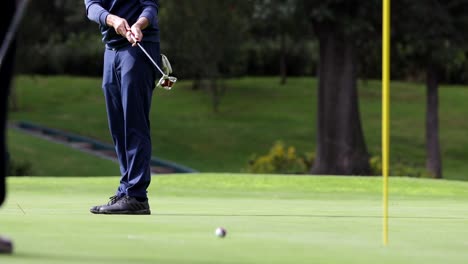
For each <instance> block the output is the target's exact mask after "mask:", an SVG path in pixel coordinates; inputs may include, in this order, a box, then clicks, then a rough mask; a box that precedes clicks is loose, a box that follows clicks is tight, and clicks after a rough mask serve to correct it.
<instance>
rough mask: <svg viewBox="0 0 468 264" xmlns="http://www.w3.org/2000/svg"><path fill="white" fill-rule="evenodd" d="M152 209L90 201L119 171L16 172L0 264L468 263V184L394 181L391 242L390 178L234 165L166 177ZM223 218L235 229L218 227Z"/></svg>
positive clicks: (0, 225)
mask: <svg viewBox="0 0 468 264" xmlns="http://www.w3.org/2000/svg"><path fill="white" fill-rule="evenodd" d="M153 180H154V181H153V184H152V185H151V187H150V190H149V193H150V203H151V207H152V211H153V214H152V215H151V216H99V215H92V214H90V213H89V212H88V209H89V207H91V206H92V205H94V204H96V203H98V202H104V201H105V198H106V197H108V196H110V195H111V194H112V192H113V190H114V187H115V185H116V183H117V181H118V178H114V177H106V178H9V181H8V183H9V184H8V185H9V196H8V200H7V203H6V205H5V206H4V207H3V208H2V209H1V210H0V213H1V217H0V233H2V234H7V235H9V236H11V237H13V238H14V241H15V244H16V252H15V254H14V255H12V256H0V263H9V264H29V263H35V264H36V263H48V264H50V263H61V264H69V263H88V264H94V263H116V264H118V263H166V264H172V263H217V264H222V263H237V264H239V263H340V264H341V263H356V264H357V263H359V264H365V263H369V264H371V263H372V264H373V263H411V264H419V263H421V264H436V263H437V264H438V263H445V264H455V263H460V264H465V263H467V262H468V250H466V249H467V246H468V243H467V240H466V238H467V237H468V210H467V208H468V183H464V182H456V181H434V180H415V179H407V178H396V179H392V180H391V182H390V190H391V201H390V215H391V218H390V245H389V246H388V247H383V246H382V235H381V230H382V219H381V211H382V208H381V195H380V190H381V180H380V179H377V178H357V177H301V176H262V175H256V176H253V175H235V174H234V175H232V174H189V175H177V176H175V175H172V176H169V175H167V176H165V175H162V176H157V177H154V178H153ZM218 226H224V227H225V228H226V229H227V230H228V235H227V237H226V238H225V239H219V238H217V237H215V236H214V230H215V228H216V227H218Z"/></svg>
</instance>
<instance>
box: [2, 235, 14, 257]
mask: <svg viewBox="0 0 468 264" xmlns="http://www.w3.org/2000/svg"><path fill="white" fill-rule="evenodd" d="M11 253H13V243H12V242H11V240H10V239H8V238H6V237H0V254H11Z"/></svg>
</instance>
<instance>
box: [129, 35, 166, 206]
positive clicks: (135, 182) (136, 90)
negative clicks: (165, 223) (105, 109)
mask: <svg viewBox="0 0 468 264" xmlns="http://www.w3.org/2000/svg"><path fill="white" fill-rule="evenodd" d="M143 45H144V46H145V48H146V49H147V51H148V52H149V53H150V54H151V55H152V56H153V57H154V58H159V57H160V56H159V43H143ZM122 62H123V63H122V94H123V102H124V103H123V105H124V112H125V131H126V139H127V145H126V147H127V148H126V150H127V160H128V178H129V186H128V188H127V194H128V195H129V196H132V197H138V198H146V197H147V191H146V190H147V188H148V186H149V184H150V181H151V172H150V161H151V136H150V120H149V114H150V107H151V98H152V93H153V89H154V86H155V79H156V70H155V68H154V66H153V65H152V64H151V62H150V61H149V60H148V58H147V57H146V56H145V55H144V54H143V53H142V52H141V50H140V49H139V48H137V47H131V48H128V49H127V52H126V53H125V54H124V56H122Z"/></svg>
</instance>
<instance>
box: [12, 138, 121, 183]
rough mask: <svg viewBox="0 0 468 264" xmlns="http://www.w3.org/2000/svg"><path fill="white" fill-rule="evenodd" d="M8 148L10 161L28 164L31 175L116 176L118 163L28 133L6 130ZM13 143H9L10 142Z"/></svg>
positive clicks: (23, 164) (21, 164) (118, 171)
mask: <svg viewBox="0 0 468 264" xmlns="http://www.w3.org/2000/svg"><path fill="white" fill-rule="evenodd" d="M8 142H10V144H9V151H10V154H11V156H12V157H13V162H14V163H15V164H17V165H20V166H23V167H24V166H28V167H29V168H30V170H31V172H32V173H33V174H34V175H39V176H40V175H48V174H50V175H61V176H76V175H102V176H111V175H119V174H120V170H119V164H118V163H117V162H113V161H111V160H107V159H102V158H97V157H96V156H93V155H90V154H88V153H84V152H81V151H79V150H76V149H73V148H71V147H69V146H65V145H63V144H59V143H54V142H51V141H49V140H45V139H42V138H37V137H34V136H30V135H28V134H25V133H23V132H21V131H17V130H14V129H10V130H9V131H8ZM11 143H13V144H11Z"/></svg>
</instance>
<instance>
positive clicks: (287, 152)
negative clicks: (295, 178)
mask: <svg viewBox="0 0 468 264" xmlns="http://www.w3.org/2000/svg"><path fill="white" fill-rule="evenodd" d="M313 157H314V155H313V154H305V155H304V156H302V157H301V156H298V155H297V154H296V149H295V148H294V147H292V146H290V147H286V146H285V145H284V143H283V142H281V141H278V142H276V143H275V144H274V145H273V147H272V148H271V149H270V152H269V153H268V154H266V155H264V156H256V155H254V156H253V157H252V158H251V159H250V161H249V165H248V167H247V172H249V173H278V174H304V173H306V172H307V171H308V169H309V168H310V164H312V162H313Z"/></svg>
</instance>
